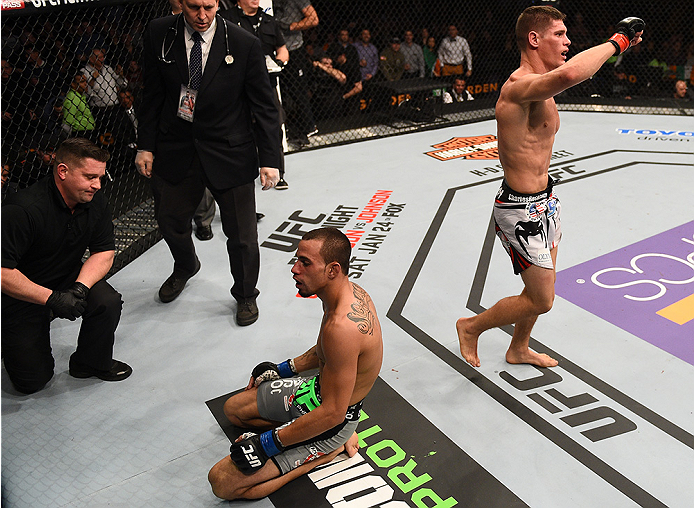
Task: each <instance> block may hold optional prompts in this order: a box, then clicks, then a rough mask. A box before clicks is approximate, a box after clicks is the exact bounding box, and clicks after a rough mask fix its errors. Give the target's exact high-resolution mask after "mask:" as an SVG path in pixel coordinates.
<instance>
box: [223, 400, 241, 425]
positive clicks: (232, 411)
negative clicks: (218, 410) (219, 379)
mask: <svg viewBox="0 0 694 508" xmlns="http://www.w3.org/2000/svg"><path fill="white" fill-rule="evenodd" d="M239 409H240V408H239V406H238V404H236V403H235V401H234V397H231V398H229V399H227V401H226V402H225V403H224V415H225V416H226V417H227V419H228V420H229V421H230V422H231V423H233V424H234V425H236V426H237V427H239V426H241V422H242V421H243V419H242V417H241V414H240V413H239Z"/></svg>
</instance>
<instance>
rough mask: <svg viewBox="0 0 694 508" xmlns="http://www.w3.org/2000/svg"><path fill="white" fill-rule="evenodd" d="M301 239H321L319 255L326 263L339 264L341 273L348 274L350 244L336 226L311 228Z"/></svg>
mask: <svg viewBox="0 0 694 508" xmlns="http://www.w3.org/2000/svg"><path fill="white" fill-rule="evenodd" d="M301 239H302V240H321V241H322V242H323V245H321V248H320V255H321V257H322V258H323V262H324V263H325V264H326V265H327V264H330V263H333V262H337V263H339V264H340V267H341V268H342V273H343V274H345V275H348V274H349V259H350V257H351V256H352V246H351V245H350V243H349V239H348V238H347V237H346V236H345V234H344V233H343V232H342V231H340V230H339V229H337V228H320V229H312V230H311V231H309V232H308V233H306V234H305V235H304V236H303V237H302V238H301Z"/></svg>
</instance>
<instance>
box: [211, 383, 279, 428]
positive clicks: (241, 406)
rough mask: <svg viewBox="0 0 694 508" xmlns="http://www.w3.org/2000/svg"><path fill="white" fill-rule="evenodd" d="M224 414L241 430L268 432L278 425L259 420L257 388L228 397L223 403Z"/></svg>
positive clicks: (277, 423)
mask: <svg viewBox="0 0 694 508" xmlns="http://www.w3.org/2000/svg"><path fill="white" fill-rule="evenodd" d="M224 414H225V415H226V417H227V418H228V419H229V421H230V422H231V423H233V424H234V425H236V426H237V427H241V428H251V429H257V430H269V429H274V428H275V427H277V426H278V425H279V424H280V423H279V422H271V421H268V420H265V419H263V418H261V416H260V413H259V412H258V388H251V389H250V390H244V391H243V392H240V393H237V394H236V395H232V396H231V397H229V398H228V399H227V401H226V402H225V403H224Z"/></svg>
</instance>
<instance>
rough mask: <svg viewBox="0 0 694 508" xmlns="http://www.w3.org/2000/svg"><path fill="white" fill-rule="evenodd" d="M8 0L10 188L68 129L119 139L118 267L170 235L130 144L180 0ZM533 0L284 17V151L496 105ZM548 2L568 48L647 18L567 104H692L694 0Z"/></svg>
mask: <svg viewBox="0 0 694 508" xmlns="http://www.w3.org/2000/svg"><path fill="white" fill-rule="evenodd" d="M219 1H220V8H222V9H223V8H232V7H234V4H233V2H232V1H231V0H219ZM1 2H2V20H1V24H2V166H3V180H2V181H3V185H2V195H3V197H4V196H5V195H6V193H8V192H13V191H15V190H16V189H19V188H23V187H26V186H28V185H31V184H32V183H33V182H35V181H36V180H38V179H39V178H41V177H42V176H43V175H46V174H48V173H49V172H50V171H51V164H52V154H53V150H54V149H55V147H56V146H57V145H58V144H59V143H60V142H61V141H62V140H63V139H65V138H67V137H69V136H74V135H79V136H85V137H88V138H90V139H92V140H93V141H95V142H96V143H97V144H99V145H101V146H103V147H104V148H106V149H108V150H109V151H110V152H111V161H110V162H109V164H108V178H107V179H106V181H105V182H104V186H103V191H104V192H105V193H106V194H107V196H108V198H109V201H110V203H111V205H112V208H113V211H114V224H115V226H116V243H117V256H116V262H115V263H114V268H113V270H112V271H116V270H118V269H119V268H121V267H122V266H124V265H125V264H127V263H128V262H129V261H131V260H133V259H135V258H136V257H137V256H138V255H140V254H141V253H142V252H144V250H146V249H147V248H149V247H150V246H151V245H153V244H154V243H155V242H156V241H158V240H159V239H160V236H159V234H158V231H157V227H156V222H155V221H154V218H153V203H152V196H151V191H150V188H149V182H148V181H147V180H146V179H144V178H142V177H140V176H139V174H138V173H137V171H136V170H135V168H134V164H133V160H134V156H135V152H136V147H137V123H136V118H137V116H136V112H137V110H138V109H139V108H140V107H141V106H142V104H141V103H140V101H141V98H142V72H143V69H142V65H141V64H142V34H143V32H144V29H145V27H146V24H147V22H148V21H149V20H150V19H153V18H156V17H159V16H164V15H167V14H169V13H170V7H169V3H168V1H167V0H150V1H147V0H129V1H124V0H91V1H89V0H34V1H26V0H24V1H22V0H1ZM531 3H533V2H530V1H522V0H509V1H506V2H488V1H482V0H465V1H458V2H453V1H452V0H429V1H427V2H422V1H421V0H399V1H394V0H378V1H374V0H370V1H366V0H312V5H311V8H312V9H313V10H315V15H316V17H317V20H318V22H317V25H316V26H314V27H312V28H310V29H308V30H305V31H294V32H285V34H286V37H285V39H286V43H287V47H288V49H289V54H290V59H289V63H288V65H287V66H286V67H285V69H284V70H283V72H282V74H281V75H280V86H281V93H282V102H283V107H284V110H285V113H286V122H285V128H286V133H287V139H288V144H287V148H286V151H287V152H289V153H291V152H295V151H298V150H304V149H311V148H314V147H322V146H326V145H334V144H340V143H347V142H353V141H358V140H362V139H367V138H375V137H383V136H390V135H394V134H400V133H405V132H412V131H415V130H423V129H432V128H439V127H444V126H450V125H455V124H460V123H467V122H473V121H479V120H485V119H490V118H493V115H494V104H495V101H496V99H497V97H498V94H499V90H500V88H501V86H502V84H503V83H504V81H505V80H506V79H507V78H508V75H509V74H510V73H511V72H512V71H513V70H514V69H515V68H516V67H517V66H518V63H519V53H518V50H517V49H516V45H515V40H514V26H515V20H516V18H517V16H518V14H519V13H520V12H521V11H522V10H523V9H524V8H525V7H527V6H528V5H531ZM535 3H539V2H535ZM543 3H547V4H551V5H555V6H556V7H557V8H559V9H560V10H561V11H562V12H564V13H566V14H567V19H566V20H565V23H566V25H567V27H568V36H569V38H570V39H571V40H572V44H571V47H570V51H569V55H568V56H569V58H570V57H571V56H573V55H574V54H576V53H577V52H579V51H581V50H583V49H586V48H588V47H591V46H593V45H595V44H597V43H600V42H602V41H604V40H606V39H607V38H608V37H609V36H611V35H612V33H613V31H614V27H615V25H616V23H617V22H618V21H619V20H620V19H622V18H624V17H627V16H639V17H641V18H643V19H644V20H645V21H646V35H645V40H644V43H643V44H641V45H639V46H637V47H635V48H632V49H631V50H629V51H628V52H627V53H625V54H624V55H622V56H620V57H615V58H612V59H611V60H610V61H608V62H607V64H605V65H604V66H603V68H602V69H601V70H600V71H599V72H598V73H596V75H595V76H594V77H593V78H592V79H590V80H587V81H586V82H584V83H582V84H580V85H578V86H576V87H573V88H571V89H569V90H567V91H566V92H564V93H562V94H560V95H559V96H557V98H556V100H557V103H558V104H559V107H560V109H565V110H566V109H570V110H586V111H595V110H597V111H619V112H630V113H642V114H671V115H694V110H693V108H694V103H693V102H692V101H691V90H689V91H687V92H685V97H684V98H682V99H679V98H676V96H675V93H676V92H675V84H676V82H677V81H678V80H681V81H684V82H685V84H688V85H689V86H690V87H691V86H692V85H694V75H693V74H692V64H693V63H694V3H693V2H670V3H657V4H656V2H652V1H643V0H633V1H624V0H615V1H612V2H602V1H598V0H584V1H581V2H577V1H570V0H561V1H555V2H543ZM306 5H308V1H307V0H303V1H302V0H275V2H274V5H273V12H274V14H275V16H276V18H277V19H278V21H280V24H281V25H282V26H284V27H285V28H286V27H287V26H289V25H290V24H291V23H292V22H296V21H299V20H300V19H301V18H302V17H303V15H304V14H305V12H306V11H305V8H306ZM297 6H298V8H297ZM302 7H303V9H304V10H303V11H302ZM679 86H680V87H681V85H679ZM133 112H135V115H133Z"/></svg>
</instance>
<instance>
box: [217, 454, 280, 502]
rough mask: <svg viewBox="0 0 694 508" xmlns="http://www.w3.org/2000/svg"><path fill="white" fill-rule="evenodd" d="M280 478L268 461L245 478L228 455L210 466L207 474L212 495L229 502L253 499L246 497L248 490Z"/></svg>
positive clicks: (274, 466)
mask: <svg viewBox="0 0 694 508" xmlns="http://www.w3.org/2000/svg"><path fill="white" fill-rule="evenodd" d="M281 478H282V477H281V476H280V471H279V469H277V466H276V465H275V463H274V462H273V461H271V460H268V461H267V462H266V463H265V465H264V466H263V467H262V468H260V469H259V470H258V471H257V472H255V473H253V474H252V475H248V476H246V475H244V474H243V473H242V472H241V471H239V469H238V468H237V467H236V464H234V461H233V460H231V456H229V455H227V456H226V457H224V458H223V459H222V460H220V461H219V462H217V463H216V464H215V465H214V466H212V469H210V472H209V473H208V474H207V480H208V481H209V482H210V485H211V486H212V492H213V493H214V495H215V496H217V497H219V498H221V499H227V500H229V501H231V500H233V499H240V498H245V499H253V498H250V497H247V494H248V491H249V490H251V489H253V488H254V487H256V486H258V485H262V484H264V483H266V482H268V481H271V480H272V479H281ZM280 486H281V485H280ZM280 486H278V487H277V488H279V487H280ZM275 490H276V489H275ZM268 493H269V492H268ZM265 495H267V494H265ZM259 497H263V496H259Z"/></svg>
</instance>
